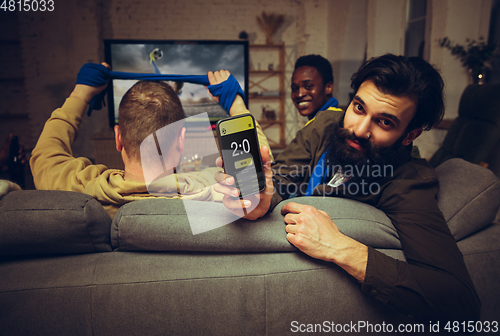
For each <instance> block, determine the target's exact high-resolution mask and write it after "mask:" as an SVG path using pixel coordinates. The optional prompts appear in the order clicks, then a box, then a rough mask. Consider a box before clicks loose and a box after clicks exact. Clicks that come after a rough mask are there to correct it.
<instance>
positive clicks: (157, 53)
mask: <svg viewBox="0 0 500 336" xmlns="http://www.w3.org/2000/svg"><path fill="white" fill-rule="evenodd" d="M152 54H153V57H154V58H155V60H159V59H160V58H162V57H163V51H161V49H160V48H156V49H155V50H153V52H152Z"/></svg>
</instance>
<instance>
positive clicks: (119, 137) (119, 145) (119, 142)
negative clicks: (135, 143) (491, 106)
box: [114, 125, 123, 152]
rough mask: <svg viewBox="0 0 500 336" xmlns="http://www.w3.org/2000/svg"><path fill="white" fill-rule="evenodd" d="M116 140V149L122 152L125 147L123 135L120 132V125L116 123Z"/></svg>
mask: <svg viewBox="0 0 500 336" xmlns="http://www.w3.org/2000/svg"><path fill="white" fill-rule="evenodd" d="M114 129H115V142H116V150H117V151H119V152H121V151H122V149H123V142H122V135H121V133H120V126H118V125H115V128H114Z"/></svg>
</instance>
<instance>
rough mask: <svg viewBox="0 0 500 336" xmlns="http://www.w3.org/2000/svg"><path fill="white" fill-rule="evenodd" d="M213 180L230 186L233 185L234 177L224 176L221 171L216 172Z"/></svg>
mask: <svg viewBox="0 0 500 336" xmlns="http://www.w3.org/2000/svg"><path fill="white" fill-rule="evenodd" d="M214 179H215V180H216V181H217V182H218V183H221V184H224V185H228V186H231V185H233V184H234V177H232V176H231V175H227V174H224V173H223V172H221V171H218V172H216V173H215V174H214Z"/></svg>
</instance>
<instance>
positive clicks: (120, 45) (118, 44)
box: [104, 40, 248, 127]
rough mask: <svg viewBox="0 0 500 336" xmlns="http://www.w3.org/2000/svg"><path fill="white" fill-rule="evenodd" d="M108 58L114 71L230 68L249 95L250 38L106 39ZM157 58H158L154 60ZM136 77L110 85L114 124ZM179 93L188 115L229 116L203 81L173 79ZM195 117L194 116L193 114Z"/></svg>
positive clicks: (191, 72) (184, 71)
mask: <svg viewBox="0 0 500 336" xmlns="http://www.w3.org/2000/svg"><path fill="white" fill-rule="evenodd" d="M104 48H105V60H106V62H107V63H108V64H109V65H110V66H111V69H112V70H114V71H121V72H134V73H155V66H156V72H158V71H159V72H160V73H162V74H175V75H206V74H207V72H208V71H217V70H221V69H224V70H229V71H230V72H231V74H232V75H233V76H234V77H235V78H236V79H237V80H238V82H239V83H240V86H241V88H242V89H243V92H245V103H248V102H247V100H246V99H247V98H246V97H248V41H204V40H200V41H175V40H104ZM152 61H154V62H152ZM135 83H136V81H134V80H117V79H114V80H112V83H111V85H109V88H108V106H109V123H110V126H111V127H113V126H114V125H116V124H118V122H119V121H118V106H119V104H120V101H121V99H122V97H123V95H124V94H125V92H126V91H127V90H128V89H129V88H130V87H131V86H132V85H134V84H135ZM169 84H171V85H172V86H173V87H174V89H176V90H177V91H178V93H179V98H180V100H181V103H182V106H183V108H184V112H185V114H186V117H192V116H194V115H197V114H200V113H204V112H206V113H208V116H209V119H210V122H211V123H212V124H214V123H216V122H217V121H218V120H219V119H221V118H225V117H227V112H225V111H224V109H223V108H222V107H221V106H220V105H219V104H218V103H217V102H215V101H214V100H213V99H212V98H211V97H210V95H209V94H208V92H207V89H206V88H205V86H203V85H199V84H190V83H169ZM189 119H190V120H193V118H189Z"/></svg>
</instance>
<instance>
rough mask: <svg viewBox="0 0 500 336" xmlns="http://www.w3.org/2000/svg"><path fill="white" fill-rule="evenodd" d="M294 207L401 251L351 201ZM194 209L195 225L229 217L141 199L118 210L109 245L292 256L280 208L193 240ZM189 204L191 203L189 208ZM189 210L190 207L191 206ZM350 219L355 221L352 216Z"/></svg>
mask: <svg viewBox="0 0 500 336" xmlns="http://www.w3.org/2000/svg"><path fill="white" fill-rule="evenodd" d="M293 201H294V202H298V203H302V204H309V205H314V206H315V207H317V208H318V209H321V210H325V211H326V212H327V213H328V214H329V215H330V216H331V218H332V219H333V221H334V222H335V223H336V224H337V226H338V227H339V229H340V231H341V232H343V233H344V234H346V235H348V236H350V237H352V238H354V239H357V240H359V241H361V242H363V243H365V244H367V245H370V246H372V247H375V248H381V249H394V248H401V245H400V243H399V240H398V236H397V233H396V230H395V229H394V227H393V226H392V223H391V222H390V220H389V219H388V218H387V216H385V214H384V213H383V212H381V211H380V210H378V209H376V208H374V207H372V206H369V205H366V204H363V203H359V202H356V201H353V200H347V199H340V198H322V197H299V198H294V199H293ZM184 202H187V203H189V204H188V208H189V209H193V208H196V209H197V211H196V215H197V216H198V217H199V218H198V219H199V221H206V222H207V223H212V222H216V221H221V222H222V221H225V222H229V220H227V219H228V218H230V217H231V216H233V215H232V214H231V213H230V212H229V211H228V210H227V209H226V208H224V205H223V204H221V203H212V202H197V201H183V200H178V199H147V200H140V201H135V202H131V203H128V204H126V205H124V206H123V207H121V208H120V210H118V212H117V214H116V216H115V217H114V219H113V223H112V225H111V243H112V246H113V248H114V249H115V250H120V251H141V250H147V251H212V252H287V251H294V250H295V247H293V246H292V245H291V244H290V243H289V242H288V240H287V239H286V232H285V223H284V220H283V215H281V212H280V211H281V207H282V205H283V204H285V202H283V203H280V204H279V205H278V206H277V207H276V208H275V209H274V210H273V211H272V212H271V213H269V214H268V215H266V216H264V217H263V218H261V219H259V220H257V221H248V220H245V219H241V218H240V219H237V220H235V221H234V222H231V223H230V224H227V225H224V226H221V227H219V228H217V229H214V230H210V231H206V232H203V233H200V234H196V235H193V233H192V231H191V227H190V223H189V219H188V216H187V214H186V210H185V204H184ZM193 202H194V203H193ZM193 205H194V206H193ZM354 214H355V215H354Z"/></svg>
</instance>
